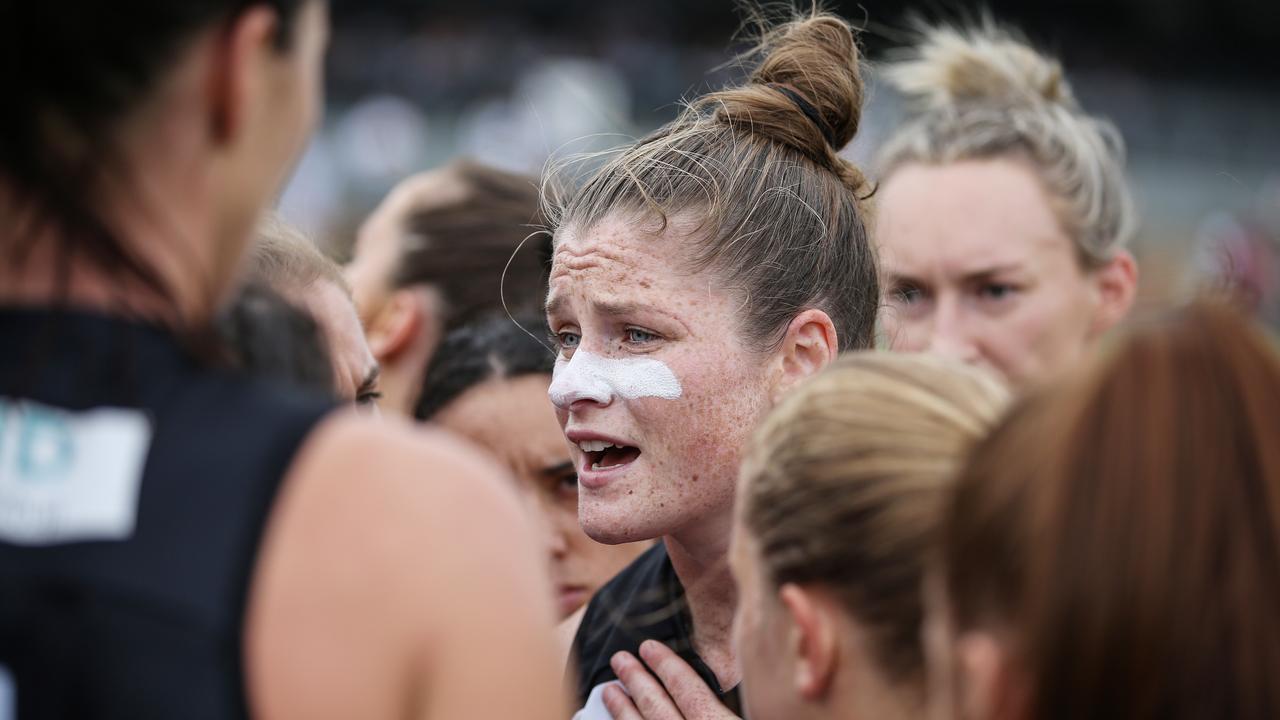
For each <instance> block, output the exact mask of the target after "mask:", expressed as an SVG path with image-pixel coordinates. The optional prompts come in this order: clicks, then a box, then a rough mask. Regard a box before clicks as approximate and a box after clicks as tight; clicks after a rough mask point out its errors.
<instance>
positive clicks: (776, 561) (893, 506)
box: [739, 352, 1008, 688]
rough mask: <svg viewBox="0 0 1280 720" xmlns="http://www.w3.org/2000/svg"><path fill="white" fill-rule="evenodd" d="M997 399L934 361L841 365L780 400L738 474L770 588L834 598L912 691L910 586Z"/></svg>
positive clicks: (886, 668) (916, 607)
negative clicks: (797, 588)
mask: <svg viewBox="0 0 1280 720" xmlns="http://www.w3.org/2000/svg"><path fill="white" fill-rule="evenodd" d="M1007 401H1008V396H1007V393H1006V391H1005V390H1004V389H1003V387H1002V386H1000V385H999V384H997V383H996V382H995V381H994V380H992V379H991V378H990V377H988V376H987V375H985V374H984V373H982V372H981V371H979V370H977V369H974V368H971V367H967V366H964V365H960V364H957V363H952V362H950V361H947V360H944V359H941V358H937V357H933V356H927V355H897V354H891V353H876V352H865V353H856V354H852V355H847V356H844V357H842V358H840V359H839V360H837V361H836V362H835V363H834V364H832V365H831V366H830V367H829V368H828V369H826V370H824V371H823V372H822V373H820V374H819V375H817V376H816V377H815V378H814V379H813V380H811V381H809V382H808V383H806V384H805V385H803V386H801V387H800V388H799V389H798V390H797V391H796V392H794V393H792V394H791V395H789V396H788V397H786V398H785V399H783V400H782V402H781V403H780V404H779V405H778V406H777V407H776V408H775V409H774V410H773V412H772V413H771V414H770V415H769V416H768V418H767V419H766V420H765V422H764V424H763V425H762V426H761V427H760V428H759V429H758V430H757V432H756V435H755V441H754V443H753V445H752V449H751V451H750V453H749V455H748V456H747V458H746V459H745V461H744V463H743V488H742V492H741V494H740V495H739V502H740V503H741V506H740V507H741V510H740V512H741V513H742V520H743V522H744V524H745V527H746V529H747V531H748V532H749V533H750V534H751V536H752V537H753V538H754V539H755V541H756V545H757V546H758V548H759V552H760V554H761V558H762V562H763V565H764V567H765V568H766V571H767V573H768V577H769V579H770V580H771V581H772V582H773V583H775V584H776V585H782V584H783V583H798V584H816V585H821V586H823V587H825V588H828V589H830V590H831V591H833V592H834V593H835V594H836V596H837V597H839V598H840V599H841V600H842V601H843V603H844V605H845V607H846V608H847V610H848V611H849V613H850V614H851V615H852V616H853V617H854V618H856V619H857V620H858V622H859V624H860V625H862V626H863V627H864V628H866V629H867V630H868V633H869V635H870V637H871V638H872V647H873V650H874V652H875V653H876V658H877V660H878V661H879V665H880V667H881V669H882V671H883V672H884V674H885V676H886V677H887V678H889V679H890V680H891V681H894V682H895V683H898V684H902V685H905V686H911V687H917V688H918V687H919V686H920V684H921V683H922V680H923V664H924V659H923V657H922V653H921V647H920V635H919V627H920V622H921V620H922V617H923V609H922V602H921V598H920V584H921V582H922V576H923V568H924V565H925V562H926V559H927V555H928V551H929V549H930V547H931V544H932V542H933V538H934V535H935V534H936V533H937V532H938V528H939V524H940V521H941V513H942V509H943V506H944V504H945V495H946V490H947V489H948V487H949V486H950V483H951V480H952V476H953V475H954V474H955V473H956V472H958V471H959V469H960V468H961V467H962V465H963V463H964V460H965V456H966V454H967V453H968V450H969V448H970V446H972V445H974V444H976V443H977V442H978V441H980V440H981V439H982V438H983V437H984V436H985V435H986V433H987V431H988V430H989V429H990V428H991V427H992V426H993V425H994V424H995V422H996V421H997V420H998V418H999V416H1000V414H1001V412H1002V410H1003V408H1004V407H1005V405H1006V403H1007Z"/></svg>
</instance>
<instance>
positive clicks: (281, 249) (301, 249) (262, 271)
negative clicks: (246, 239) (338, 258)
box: [244, 215, 347, 303]
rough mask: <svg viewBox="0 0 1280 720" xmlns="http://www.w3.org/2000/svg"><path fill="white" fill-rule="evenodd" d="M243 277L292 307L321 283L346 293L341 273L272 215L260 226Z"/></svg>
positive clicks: (307, 242)
mask: <svg viewBox="0 0 1280 720" xmlns="http://www.w3.org/2000/svg"><path fill="white" fill-rule="evenodd" d="M244 273H245V275H246V277H247V279H248V280H249V281H250V282H256V283H259V284H261V285H265V286H267V287H269V288H271V289H273V290H275V291H276V292H277V293H279V294H280V295H283V296H285V297H287V298H289V299H290V300H292V301H293V302H295V303H301V300H300V296H301V295H302V294H303V293H305V292H306V291H307V289H308V288H310V287H311V286H312V285H314V284H315V283H316V282H319V281H321V280H323V281H325V282H329V283H332V284H334V285H337V286H338V287H340V288H342V289H344V290H346V289H347V283H346V280H345V279H344V278H343V277H342V269H341V268H339V267H338V265H337V264H336V263H335V262H333V261H332V260H330V259H329V258H327V257H325V255H324V253H322V252H320V250H319V248H317V247H316V246H315V244H314V243H312V242H311V240H310V239H308V238H307V237H306V236H305V235H303V234H302V232H301V231H300V230H298V229H297V228H295V227H293V226H291V225H289V224H288V223H286V222H285V221H284V220H282V219H281V218H279V217H278V216H274V215H273V216H268V217H266V218H264V219H263V221H262V222H261V223H260V224H259V226H258V232H257V235H256V237H255V238H254V241H253V244H252V245H251V246H250V248H249V253H248V257H247V258H246V259H245V267H244Z"/></svg>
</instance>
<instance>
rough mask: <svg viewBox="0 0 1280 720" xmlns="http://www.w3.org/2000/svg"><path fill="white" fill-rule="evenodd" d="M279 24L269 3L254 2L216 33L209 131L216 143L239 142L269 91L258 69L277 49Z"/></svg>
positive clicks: (208, 93)
mask: <svg viewBox="0 0 1280 720" xmlns="http://www.w3.org/2000/svg"><path fill="white" fill-rule="evenodd" d="M278 23H279V17H278V16H277V15H276V12H275V11H274V10H272V9H271V8H270V7H268V6H267V5H266V4H261V3H260V4H255V5H250V6H249V7H248V8H247V9H246V10H244V11H243V12H241V13H239V14H238V15H236V16H235V17H233V18H232V19H231V20H230V21H229V22H228V24H227V25H226V26H225V27H224V28H223V30H222V31H221V32H220V33H219V34H218V35H216V36H215V38H214V40H213V42H214V52H213V57H212V60H211V63H210V67H209V77H208V84H207V87H208V90H207V99H208V107H209V133H210V137H211V139H212V140H213V142H214V143H215V144H217V145H232V144H235V142H236V140H237V139H238V138H239V136H240V134H241V133H242V132H243V129H244V126H245V123H246V121H247V119H248V116H249V114H250V113H251V112H252V109H253V106H254V103H256V102H258V101H259V100H258V98H260V97H261V96H262V94H263V93H264V92H265V89H266V86H265V85H264V84H263V83H262V80H261V77H262V73H259V72H255V71H254V69H255V68H256V67H258V66H259V65H260V64H262V63H263V62H264V61H265V60H266V59H267V56H268V53H274V52H275V36H276V27H277V25H278Z"/></svg>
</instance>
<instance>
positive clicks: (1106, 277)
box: [1090, 250, 1138, 337]
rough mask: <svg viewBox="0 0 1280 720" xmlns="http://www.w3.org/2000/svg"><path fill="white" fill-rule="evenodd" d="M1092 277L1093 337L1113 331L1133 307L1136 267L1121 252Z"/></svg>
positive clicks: (1127, 254)
mask: <svg viewBox="0 0 1280 720" xmlns="http://www.w3.org/2000/svg"><path fill="white" fill-rule="evenodd" d="M1093 274H1094V285H1095V290H1096V292H1097V300H1098V307H1097V311H1096V312H1095V313H1094V321H1093V325H1092V327H1091V328H1090V336H1091V337H1097V336H1099V335H1101V334H1103V333H1104V332H1106V331H1107V330H1110V329H1111V328H1113V327H1115V326H1116V324H1118V323H1119V322H1120V321H1121V320H1123V319H1124V317H1125V316H1126V315H1128V314H1129V310H1130V308H1132V307H1133V301H1134V298H1135V297H1136V296H1137V294H1138V263H1137V261H1136V260H1134V259H1133V255H1132V254H1131V253H1130V252H1129V251H1128V250H1121V251H1120V252H1118V253H1116V255H1115V257H1113V258H1111V259H1110V260H1109V261H1107V264H1106V265H1103V266H1102V267H1100V268H1098V269H1097V270H1094V271H1093Z"/></svg>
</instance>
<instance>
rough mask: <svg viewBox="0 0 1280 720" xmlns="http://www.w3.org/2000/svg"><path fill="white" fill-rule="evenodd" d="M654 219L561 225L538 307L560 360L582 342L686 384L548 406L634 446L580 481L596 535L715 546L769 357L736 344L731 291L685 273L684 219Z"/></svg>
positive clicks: (712, 279)
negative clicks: (663, 222) (668, 393)
mask: <svg viewBox="0 0 1280 720" xmlns="http://www.w3.org/2000/svg"><path fill="white" fill-rule="evenodd" d="M651 228H652V226H651V225H650V224H649V223H645V222H637V221H636V220H635V219H634V218H631V217H626V216H621V215H616V214H615V215H610V216H606V217H605V218H604V219H603V220H601V221H600V222H599V223H597V224H596V225H595V226H594V227H591V228H586V229H582V228H565V229H563V230H562V231H561V232H560V233H559V234H558V235H557V243H556V248H555V254H554V258H553V267H552V272H551V289H550V293H549V295H548V302H547V307H548V321H549V323H550V327H551V330H552V332H553V333H555V334H556V335H557V338H558V340H559V343H560V347H561V350H560V352H561V356H562V358H565V359H570V358H572V356H573V353H574V352H575V351H576V350H578V349H579V348H581V349H583V350H586V351H588V352H590V353H591V354H593V355H595V356H598V357H601V358H612V359H625V358H649V359H654V360H659V361H661V362H662V363H664V364H665V365H666V366H667V367H668V368H670V370H671V372H672V373H673V374H674V375H675V377H676V378H677V379H678V380H679V382H680V384H681V386H682V388H683V394H682V395H681V396H680V397H679V398H676V399H663V398H654V397H640V398H635V399H626V398H621V397H613V398H610V399H609V400H608V401H607V402H605V403H600V402H596V401H595V400H592V399H582V400H578V401H576V402H573V403H572V404H571V405H568V406H565V405H561V406H558V407H557V408H556V414H557V417H558V419H559V421H560V424H561V426H562V427H563V428H564V430H565V432H566V433H568V434H570V435H571V436H572V434H573V433H575V432H589V433H599V434H602V435H604V436H607V437H610V438H614V439H617V440H620V441H622V442H625V443H626V444H628V445H631V446H634V447H636V448H638V449H639V450H640V455H639V456H638V457H637V458H636V459H635V460H634V461H633V462H631V463H630V464H629V465H626V466H625V467H623V468H622V469H621V470H620V471H612V472H611V473H610V476H609V478H608V480H607V481H606V482H604V483H603V485H601V486H599V487H591V486H589V484H585V483H584V487H583V489H582V492H581V495H580V496H579V507H578V517H579V520H580V522H581V523H582V527H583V529H584V530H585V531H586V532H587V534H588V535H590V536H591V537H593V538H595V539H596V540H598V541H600V542H605V543H620V542H632V541H636V540H646V539H650V538H656V537H662V536H664V535H665V536H674V537H675V538H676V539H677V540H681V541H683V543H682V544H684V545H686V546H698V547H706V548H712V549H714V548H720V551H719V552H720V553H721V554H722V553H723V547H724V546H725V545H726V544H727V543H726V540H727V537H728V530H729V519H730V510H731V507H732V503H733V493H734V484H735V481H736V475H737V467H738V463H739V460H740V455H741V452H742V448H743V446H744V445H745V443H746V440H747V436H748V435H749V433H750V430H751V428H753V427H754V426H755V424H756V422H757V421H758V419H759V418H760V417H761V415H762V413H763V412H764V411H765V410H766V409H767V399H768V398H769V396H770V390H771V386H772V382H771V379H772V378H771V377H770V373H769V372H767V370H766V366H767V363H766V360H765V358H764V357H762V356H761V355H759V354H756V353H752V352H750V351H749V350H748V349H747V348H746V347H745V346H744V344H743V343H742V340H741V335H742V333H741V325H740V319H739V318H740V315H739V313H738V312H737V308H738V307H739V305H740V300H739V299H738V298H737V297H735V296H734V294H733V293H731V292H729V291H727V290H724V289H722V288H721V282H720V280H719V279H718V278H717V277H716V276H715V275H714V274H713V273H712V272H710V271H702V272H698V273H691V272H689V270H688V268H687V263H686V261H685V250H684V248H685V245H686V243H687V240H686V239H685V237H684V234H683V231H682V229H681V223H679V222H673V223H670V224H669V225H668V226H667V228H666V229H665V231H662V232H660V233H655V232H653V230H652V229H651ZM570 454H571V456H572V457H573V460H574V463H575V465H576V466H577V467H578V468H579V470H580V472H582V468H583V467H584V465H585V464H586V463H587V462H588V460H589V458H587V456H586V455H585V454H584V453H583V452H582V451H581V450H580V449H579V448H578V447H577V445H576V444H571V447H570ZM669 547H670V543H669ZM714 552H715V550H712V553H713V554H714Z"/></svg>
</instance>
